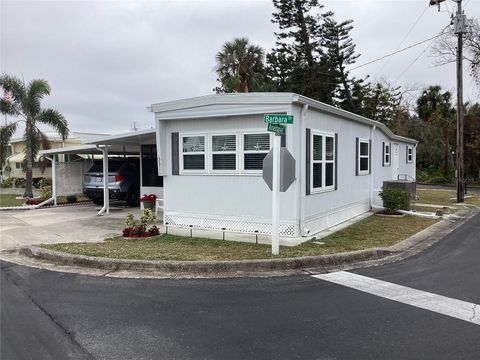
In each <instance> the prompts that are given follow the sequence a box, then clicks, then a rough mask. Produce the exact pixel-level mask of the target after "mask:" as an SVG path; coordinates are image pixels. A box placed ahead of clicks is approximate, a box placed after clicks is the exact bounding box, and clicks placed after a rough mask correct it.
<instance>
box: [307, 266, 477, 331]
mask: <svg viewBox="0 0 480 360" xmlns="http://www.w3.org/2000/svg"><path fill="white" fill-rule="evenodd" d="M312 276H313V277H314V278H317V279H320V280H325V281H329V282H332V283H335V284H339V285H343V286H346V287H349V288H352V289H356V290H360V291H363V292H366V293H369V294H373V295H376V296H380V297H383V298H386V299H390V300H394V301H398V302H401V303H404V304H408V305H412V306H415V307H418V308H421V309H425V310H430V311H433V312H436V313H439V314H443V315H447V316H451V317H454V318H456V319H460V320H463V321H467V322H469V323H472V324H475V325H480V305H478V304H474V303H470V302H467V301H462V300H457V299H453V298H449V297H446V296H442V295H437V294H432V293H429V292H426V291H421V290H416V289H412V288H409V287H406V286H402V285H397V284H392V283H389V282H386V281H382V280H377V279H373V278H369V277H366V276H362V275H357V274H353V273H350V272H346V271H339V272H333V273H329V274H319V275H312Z"/></svg>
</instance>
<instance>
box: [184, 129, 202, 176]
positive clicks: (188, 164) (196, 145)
mask: <svg viewBox="0 0 480 360" xmlns="http://www.w3.org/2000/svg"><path fill="white" fill-rule="evenodd" d="M182 158H183V167H182V168H183V170H196V171H198V170H205V136H183V137H182Z"/></svg>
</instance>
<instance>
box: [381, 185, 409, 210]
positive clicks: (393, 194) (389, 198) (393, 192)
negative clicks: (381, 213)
mask: <svg viewBox="0 0 480 360" xmlns="http://www.w3.org/2000/svg"><path fill="white" fill-rule="evenodd" d="M378 195H379V196H380V197H381V198H382V200H383V206H384V207H385V208H386V209H387V211H389V212H395V211H397V210H398V209H402V208H408V205H409V203H410V195H409V194H408V192H406V191H404V190H400V189H394V188H387V189H384V188H382V191H381V192H380V193H379V194H378Z"/></svg>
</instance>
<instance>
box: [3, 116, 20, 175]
mask: <svg viewBox="0 0 480 360" xmlns="http://www.w3.org/2000/svg"><path fill="white" fill-rule="evenodd" d="M16 130H17V123H16V122H14V123H11V124H8V125H5V126H2V127H0V166H1V165H2V164H4V163H5V160H6V158H7V146H8V143H9V142H10V139H11V138H12V136H13V134H14V133H15V131H16Z"/></svg>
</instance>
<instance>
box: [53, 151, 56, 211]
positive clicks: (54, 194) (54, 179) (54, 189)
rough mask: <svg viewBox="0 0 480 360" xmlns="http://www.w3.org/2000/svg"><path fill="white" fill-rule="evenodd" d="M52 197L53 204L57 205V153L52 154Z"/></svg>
mask: <svg viewBox="0 0 480 360" xmlns="http://www.w3.org/2000/svg"><path fill="white" fill-rule="evenodd" d="M52 197H53V205H55V206H57V162H56V161H55V154H54V155H53V156H52Z"/></svg>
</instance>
